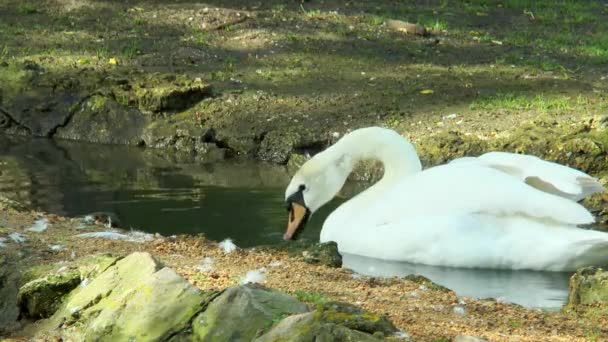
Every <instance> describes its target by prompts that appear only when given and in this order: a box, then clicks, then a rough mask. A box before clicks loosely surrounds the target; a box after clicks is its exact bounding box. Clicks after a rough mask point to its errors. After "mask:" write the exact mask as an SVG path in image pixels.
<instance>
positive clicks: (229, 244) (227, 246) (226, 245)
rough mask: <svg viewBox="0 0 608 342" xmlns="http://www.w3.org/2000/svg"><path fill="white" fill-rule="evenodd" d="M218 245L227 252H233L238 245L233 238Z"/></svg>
mask: <svg viewBox="0 0 608 342" xmlns="http://www.w3.org/2000/svg"><path fill="white" fill-rule="evenodd" d="M218 246H219V248H220V249H221V250H222V251H224V253H225V254H229V253H232V252H234V251H236V249H237V247H236V245H235V244H234V242H232V240H231V239H225V240H224V241H222V242H220V243H219V244H218Z"/></svg>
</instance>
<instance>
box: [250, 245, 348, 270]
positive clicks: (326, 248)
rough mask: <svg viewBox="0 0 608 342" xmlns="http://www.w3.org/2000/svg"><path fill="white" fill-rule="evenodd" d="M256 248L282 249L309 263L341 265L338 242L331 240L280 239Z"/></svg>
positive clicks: (330, 265)
mask: <svg viewBox="0 0 608 342" xmlns="http://www.w3.org/2000/svg"><path fill="white" fill-rule="evenodd" d="M258 248H267V249H271V250H272V249H279V250H284V251H287V253H288V254H289V256H292V257H301V258H303V259H304V261H305V262H307V263H309V264H320V265H325V266H329V267H342V255H340V253H339V252H338V244H337V243H335V242H333V241H329V242H323V243H321V242H312V241H309V240H305V239H302V240H292V241H282V242H280V243H278V244H276V245H271V246H263V247H258Z"/></svg>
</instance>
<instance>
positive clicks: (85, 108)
mask: <svg viewBox="0 0 608 342" xmlns="http://www.w3.org/2000/svg"><path fill="white" fill-rule="evenodd" d="M147 123H148V118H147V117H146V116H145V115H143V114H142V113H141V112H139V111H138V110H136V109H133V108H128V107H125V106H123V105H121V104H119V103H118V102H116V101H115V100H113V99H112V98H110V97H108V96H104V95H94V96H92V97H90V98H89V99H88V100H86V101H84V103H83V104H82V105H81V106H80V107H79V109H78V110H76V111H75V112H74V114H73V115H72V118H71V119H70V120H69V122H68V123H67V124H66V125H65V127H58V128H57V132H56V134H55V137H58V138H63V139H72V140H82V141H89V142H94V143H102V144H124V145H137V144H138V143H140V141H141V135H142V132H143V129H144V127H145V126H146V125H147Z"/></svg>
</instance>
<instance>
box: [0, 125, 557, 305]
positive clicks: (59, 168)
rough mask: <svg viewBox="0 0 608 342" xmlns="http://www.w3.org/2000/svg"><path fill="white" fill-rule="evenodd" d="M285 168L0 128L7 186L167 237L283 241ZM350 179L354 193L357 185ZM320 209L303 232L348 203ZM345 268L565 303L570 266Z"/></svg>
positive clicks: (12, 192) (1, 174) (55, 205)
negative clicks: (561, 269) (565, 269)
mask: <svg viewBox="0 0 608 342" xmlns="http://www.w3.org/2000/svg"><path fill="white" fill-rule="evenodd" d="M288 181H289V175H288V174H287V172H286V171H285V169H284V168H283V167H278V166H274V165H269V164H262V163H251V162H222V163H215V164H210V163H205V162H202V161H196V160H193V159H192V157H190V156H183V155H176V154H172V153H168V152H166V151H158V150H151V149H145V150H143V149H139V148H129V147H123V146H100V145H94V144H85V143H74V142H67V141H50V140H46V139H17V138H8V137H3V136H0V192H2V193H3V194H5V195H6V196H8V197H11V198H13V199H15V200H17V201H19V202H21V203H23V204H25V205H28V206H30V207H32V208H36V209H39V210H43V211H48V212H51V213H56V214H60V215H67V216H79V215H85V214H89V213H92V212H100V211H102V212H103V211H105V212H112V213H114V214H116V215H117V216H118V217H119V219H120V226H121V227H122V228H126V229H129V228H133V229H137V230H143V231H147V232H159V233H161V234H163V235H166V236H167V235H173V234H180V233H187V234H198V233H204V234H205V235H206V236H207V237H209V238H210V239H213V240H223V239H225V238H232V239H233V240H234V241H235V243H236V244H237V245H238V246H241V247H251V246H256V245H260V244H270V243H275V242H279V241H280V240H281V237H282V235H283V232H284V229H285V224H286V219H287V212H286V210H285V206H284V203H283V201H284V189H285V186H286V184H287V183H288ZM356 188H357V186H352V185H351V186H350V189H348V190H347V192H346V193H353V192H356ZM341 201H342V200H341V199H337V200H334V201H333V202H332V203H330V204H329V205H326V206H325V207H324V208H322V209H321V210H320V211H319V212H318V213H315V215H313V217H312V219H311V221H310V223H309V225H307V228H306V229H305V231H304V232H303V234H302V237H304V238H308V239H311V240H316V239H318V236H319V232H320V229H321V225H322V222H323V220H324V219H325V218H326V217H327V215H328V214H329V213H330V212H331V211H332V210H333V209H334V208H335V207H336V206H337V205H339V203H340V202H341ZM344 265H345V267H348V268H351V269H353V270H354V271H356V272H357V273H361V274H366V275H371V276H388V277H391V276H404V275H407V274H422V275H424V276H426V277H428V278H430V279H431V280H433V281H435V282H437V283H439V284H441V285H444V286H446V287H448V288H450V289H452V290H454V291H455V292H456V293H457V294H459V295H462V296H471V297H478V298H486V297H494V298H502V299H504V300H505V301H508V302H515V303H518V304H521V305H525V306H531V307H542V308H557V307H559V306H560V305H562V304H563V303H564V301H565V300H566V298H567V288H568V274H565V273H555V272H528V271H525V272H522V271H496V270H468V269H454V268H445V267H430V266H424V265H414V264H408V263H398V262H387V261H382V260H374V259H369V258H362V257H357V256H351V255H345V256H344Z"/></svg>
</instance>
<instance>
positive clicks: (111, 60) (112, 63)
mask: <svg viewBox="0 0 608 342" xmlns="http://www.w3.org/2000/svg"><path fill="white" fill-rule="evenodd" d="M108 64H110V65H116V64H118V61H116V58H110V60H109V61H108Z"/></svg>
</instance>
